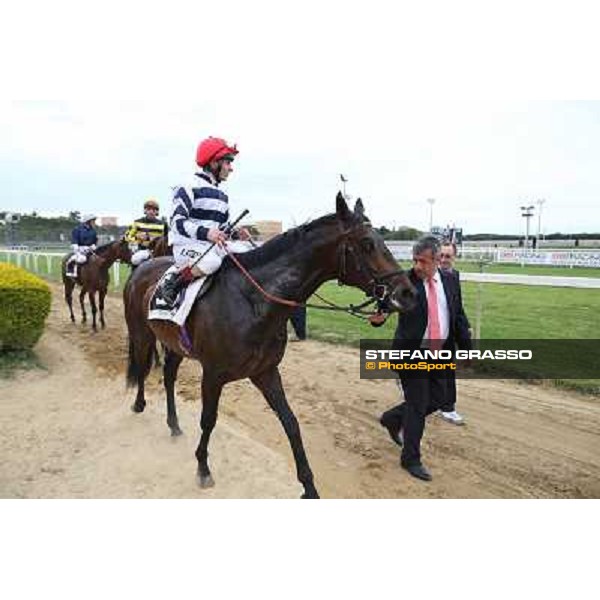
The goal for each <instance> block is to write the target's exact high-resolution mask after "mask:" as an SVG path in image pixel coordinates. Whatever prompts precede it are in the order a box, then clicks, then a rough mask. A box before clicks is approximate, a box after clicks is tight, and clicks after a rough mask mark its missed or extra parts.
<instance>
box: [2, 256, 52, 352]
mask: <svg viewBox="0 0 600 600" xmlns="http://www.w3.org/2000/svg"><path fill="white" fill-rule="evenodd" d="M49 312H50V288H49V287H48V284H47V283H46V282H45V281H44V280H43V279H40V278H39V277H37V276H36V275H33V274H32V273H28V272H27V271H25V269H21V268H20V267H15V266H14V265H10V264H8V263H0V350H21V349H27V348H32V347H33V346H34V345H35V344H36V342H37V341H38V340H39V338H40V336H41V335H42V333H43V331H44V322H45V320H46V317H47V316H48V313H49Z"/></svg>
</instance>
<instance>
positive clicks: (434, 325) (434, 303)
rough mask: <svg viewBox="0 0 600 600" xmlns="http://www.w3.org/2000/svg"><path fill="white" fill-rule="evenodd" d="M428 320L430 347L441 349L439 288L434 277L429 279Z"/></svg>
mask: <svg viewBox="0 0 600 600" xmlns="http://www.w3.org/2000/svg"><path fill="white" fill-rule="evenodd" d="M427 320H428V323H429V340H430V342H429V347H430V348H431V349H432V350H439V349H441V347H442V340H441V339H440V338H441V337H442V332H441V330H440V313H439V310H438V299H437V289H436V285H435V282H434V281H433V278H431V279H428V280H427Z"/></svg>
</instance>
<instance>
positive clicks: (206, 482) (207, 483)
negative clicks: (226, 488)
mask: <svg viewBox="0 0 600 600" xmlns="http://www.w3.org/2000/svg"><path fill="white" fill-rule="evenodd" d="M198 485H199V486H200V487H201V488H202V489H203V490H205V489H207V488H211V487H214V485H215V480H214V479H213V478H212V475H198Z"/></svg>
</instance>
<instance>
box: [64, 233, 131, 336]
mask: <svg viewBox="0 0 600 600" xmlns="http://www.w3.org/2000/svg"><path fill="white" fill-rule="evenodd" d="M71 256H72V254H67V255H66V256H65V257H64V258H63V260H62V264H61V275H62V280H63V285H64V288H65V300H66V302H67V305H68V307H69V311H70V313H71V321H72V322H73V323H74V322H75V315H74V314H73V290H74V289H75V286H76V285H78V286H80V287H81V291H80V293H79V303H80V305H81V315H82V317H81V322H82V323H85V322H86V321H87V314H86V312H85V295H86V294H87V295H88V297H89V301H90V306H91V307H92V329H93V330H94V331H97V327H96V313H97V311H98V309H97V308H96V293H98V304H99V308H100V325H102V328H103V329H104V327H105V326H106V324H105V322H104V298H105V296H106V292H107V291H108V284H109V281H110V276H109V273H108V271H109V269H110V267H111V266H112V265H113V263H114V262H115V261H116V260H120V261H121V262H125V263H129V262H130V261H131V251H130V249H129V244H128V243H127V242H126V241H125V240H124V239H121V240H117V241H115V242H110V243H109V244H105V245H104V246H100V247H99V248H96V250H95V251H94V252H93V253H91V254H90V256H89V258H88V261H87V262H86V263H84V264H82V265H77V277H76V278H75V277H68V276H67V274H66V273H67V262H68V260H69V258H70V257H71Z"/></svg>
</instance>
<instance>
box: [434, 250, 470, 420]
mask: <svg viewBox="0 0 600 600" xmlns="http://www.w3.org/2000/svg"><path fill="white" fill-rule="evenodd" d="M455 259H456V244H454V243H453V242H444V243H443V244H442V247H441V250H440V269H442V271H444V272H446V273H448V274H449V275H452V276H453V277H454V278H455V279H456V284H457V286H458V297H459V301H460V302H459V304H460V307H461V309H462V292H461V289H460V273H459V272H458V271H457V270H456V269H455V268H454V260H455ZM463 315H464V320H465V321H466V323H467V327H468V328H469V332H471V328H470V327H471V326H470V324H469V320H468V319H467V316H466V315H465V314H464V310H463ZM447 386H448V389H447V393H446V399H445V400H444V403H443V404H442V405H441V406H440V416H441V417H442V419H444V420H445V421H448V423H452V424H453V425H464V424H465V420H464V418H463V416H462V415H461V414H460V413H458V412H457V410H456V376H455V372H454V371H452V372H451V373H448V379H447Z"/></svg>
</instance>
